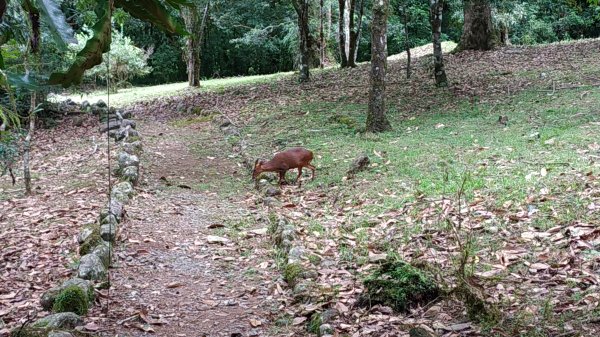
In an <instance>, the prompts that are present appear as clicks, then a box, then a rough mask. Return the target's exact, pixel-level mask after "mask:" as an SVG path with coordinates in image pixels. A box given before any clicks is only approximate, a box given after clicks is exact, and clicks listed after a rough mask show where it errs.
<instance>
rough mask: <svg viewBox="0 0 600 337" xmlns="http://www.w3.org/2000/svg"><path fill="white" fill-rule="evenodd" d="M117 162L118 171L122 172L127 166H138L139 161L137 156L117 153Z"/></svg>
mask: <svg viewBox="0 0 600 337" xmlns="http://www.w3.org/2000/svg"><path fill="white" fill-rule="evenodd" d="M117 161H118V163H119V170H123V169H124V168H126V167H128V166H136V167H138V166H140V159H139V158H138V156H136V155H134V154H129V153H127V152H121V153H119V155H118V157H117Z"/></svg>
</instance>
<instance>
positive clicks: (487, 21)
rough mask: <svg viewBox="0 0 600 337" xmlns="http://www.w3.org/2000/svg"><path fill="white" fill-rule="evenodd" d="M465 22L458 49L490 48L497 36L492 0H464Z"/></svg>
mask: <svg viewBox="0 0 600 337" xmlns="http://www.w3.org/2000/svg"><path fill="white" fill-rule="evenodd" d="M463 11H464V17H465V22H464V25H463V32H462V36H461V38H460V43H459V44H458V50H490V49H492V48H494V46H495V44H496V42H497V37H496V32H495V30H494V27H493V25H492V8H491V6H490V0H463Z"/></svg>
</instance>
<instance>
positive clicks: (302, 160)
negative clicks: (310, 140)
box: [252, 147, 315, 186]
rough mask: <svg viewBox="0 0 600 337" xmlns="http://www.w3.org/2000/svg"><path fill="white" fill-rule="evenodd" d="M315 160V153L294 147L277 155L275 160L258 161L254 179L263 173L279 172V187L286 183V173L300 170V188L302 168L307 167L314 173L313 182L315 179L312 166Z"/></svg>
mask: <svg viewBox="0 0 600 337" xmlns="http://www.w3.org/2000/svg"><path fill="white" fill-rule="evenodd" d="M312 159H313V153H312V152H311V151H309V150H307V149H305V148H302V147H294V148H291V149H288V150H285V151H283V152H279V153H277V154H276V155H275V156H274V157H273V159H271V160H269V161H264V160H261V159H257V160H256V161H255V162H254V170H253V171H252V179H254V180H255V181H256V178H258V176H259V175H260V174H261V173H263V172H277V173H278V174H279V185H280V186H281V183H282V182H285V173H286V172H287V171H289V170H292V169H295V168H297V169H298V177H297V178H296V181H297V182H298V186H300V185H301V183H302V182H301V180H300V176H302V168H304V167H307V168H309V169H310V170H311V171H312V177H311V180H314V179H315V167H314V166H312V165H311V164H310V161H311V160H312Z"/></svg>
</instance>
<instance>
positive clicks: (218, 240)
mask: <svg viewBox="0 0 600 337" xmlns="http://www.w3.org/2000/svg"><path fill="white" fill-rule="evenodd" d="M229 241H230V240H229V239H228V238H224V237H220V236H216V235H208V236H206V242H208V243H220V244H225V243H228V242H229Z"/></svg>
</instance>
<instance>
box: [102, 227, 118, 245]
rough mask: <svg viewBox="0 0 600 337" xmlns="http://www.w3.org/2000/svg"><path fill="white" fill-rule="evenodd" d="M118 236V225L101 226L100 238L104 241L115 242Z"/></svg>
mask: <svg viewBox="0 0 600 337" xmlns="http://www.w3.org/2000/svg"><path fill="white" fill-rule="evenodd" d="M116 236H117V225H116V224H114V223H107V224H104V225H102V226H100V237H101V238H102V240H104V241H110V242H115V237H116Z"/></svg>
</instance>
